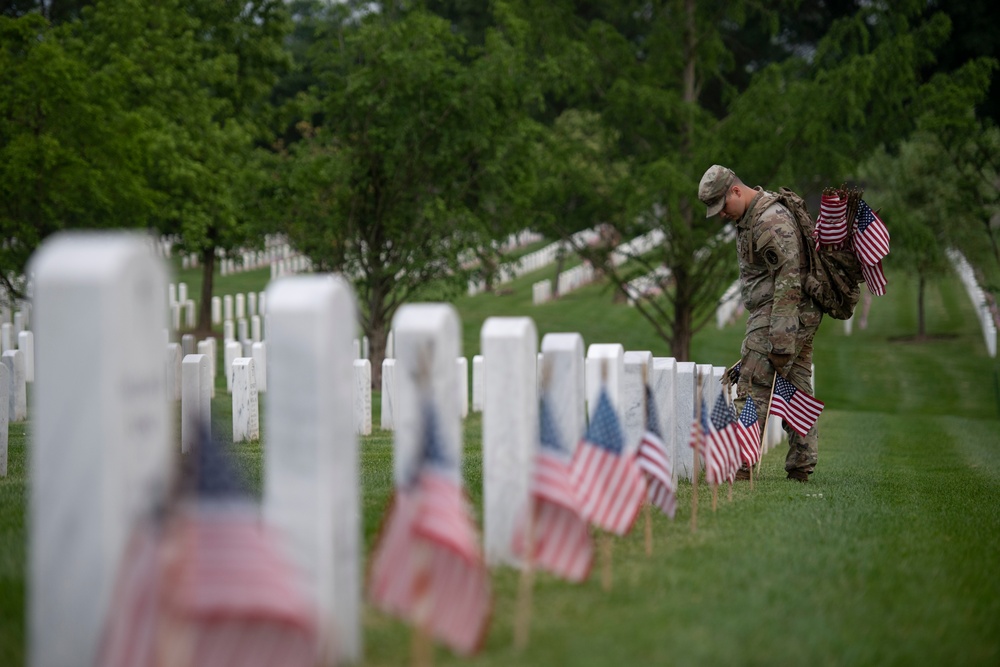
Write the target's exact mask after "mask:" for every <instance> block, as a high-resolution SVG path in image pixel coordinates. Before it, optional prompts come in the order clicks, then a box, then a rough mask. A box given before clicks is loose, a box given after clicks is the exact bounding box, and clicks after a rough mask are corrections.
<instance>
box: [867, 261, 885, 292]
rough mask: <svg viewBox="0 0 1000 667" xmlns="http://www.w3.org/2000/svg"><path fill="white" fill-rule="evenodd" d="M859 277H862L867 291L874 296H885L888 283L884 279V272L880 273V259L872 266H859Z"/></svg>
mask: <svg viewBox="0 0 1000 667" xmlns="http://www.w3.org/2000/svg"><path fill="white" fill-rule="evenodd" d="M861 275H862V276H864V279H865V284H866V285H868V290H869V291H870V292H871V293H872V294H874V295H875V296H884V295H885V286H886V285H887V284H888V281H886V279H885V272H884V271H882V260H881V259H880V260H879V261H878V262H876V263H875V264H874V265H872V266H868V265H867V264H864V263H862V264H861Z"/></svg>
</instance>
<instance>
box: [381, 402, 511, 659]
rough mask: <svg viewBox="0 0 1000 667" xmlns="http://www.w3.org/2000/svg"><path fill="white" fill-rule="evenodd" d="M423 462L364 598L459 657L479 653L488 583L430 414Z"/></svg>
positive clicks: (429, 410) (384, 536) (387, 530)
mask: <svg viewBox="0 0 1000 667" xmlns="http://www.w3.org/2000/svg"><path fill="white" fill-rule="evenodd" d="M422 445H423V447H422V460H421V461H420V462H419V463H418V466H417V470H416V473H415V475H414V476H413V479H412V480H410V481H409V482H408V483H407V484H404V485H403V486H401V487H400V488H398V489H397V490H396V494H395V497H394V498H393V501H392V506H391V508H390V510H389V515H388V518H387V520H386V524H385V526H383V529H382V533H381V535H380V536H379V539H378V542H377V543H376V546H375V549H374V555H373V557H372V565H371V573H370V575H371V576H370V579H369V596H370V598H371V600H372V602H373V603H374V605H375V606H376V607H378V608H379V609H382V610H383V611H385V612H387V613H390V614H393V615H395V616H399V617H400V618H403V619H404V620H406V621H408V622H410V623H412V624H414V625H415V626H417V627H418V628H420V629H421V630H422V631H424V632H426V633H427V634H428V635H429V636H431V637H433V638H435V639H438V640H440V641H441V642H443V643H445V644H446V645H447V646H449V647H450V648H451V649H452V650H454V651H455V652H456V653H458V654H461V655H470V654H472V653H475V652H476V651H477V650H478V649H479V648H480V646H481V645H482V640H483V637H484V636H485V633H486V628H487V625H488V623H489V618H490V613H491V611H492V609H491V607H492V603H491V594H490V585H489V575H488V573H487V571H486V566H485V564H484V562H483V557H482V551H481V550H480V547H479V536H478V534H477V532H476V528H475V525H474V524H473V522H472V519H471V514H472V513H471V506H470V504H469V502H468V499H467V498H466V496H465V494H464V493H463V491H462V488H461V485H460V482H459V480H460V479H461V478H460V475H459V473H458V470H457V462H454V461H449V460H448V459H447V458H446V457H445V455H444V452H443V449H442V445H441V435H440V433H439V432H438V428H437V419H436V414H435V412H434V409H433V406H431V405H428V406H426V407H425V409H424V438H423V443H422Z"/></svg>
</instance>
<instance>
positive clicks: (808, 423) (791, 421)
mask: <svg viewBox="0 0 1000 667" xmlns="http://www.w3.org/2000/svg"><path fill="white" fill-rule="evenodd" d="M768 412H769V413H770V414H772V415H775V416H777V417H781V418H782V419H784V420H785V423H787V424H788V426H789V427H791V429H792V430H793V431H795V432H796V433H798V434H799V435H801V436H803V437H805V435H806V434H807V433H809V429H811V428H812V426H813V424H815V423H816V420H817V419H819V414H820V413H821V412H823V402H822V401H820V400H817V399H815V398H813V397H812V396H810V395H809V394H807V393H806V392H804V391H802V390H800V389H796V388H795V385H793V384H792V383H791V382H789V381H788V380H786V379H785V378H784V377H782V376H781V375H777V376H775V380H774V393H773V394H772V395H771V406H770V408H768Z"/></svg>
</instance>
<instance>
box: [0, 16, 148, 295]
mask: <svg viewBox="0 0 1000 667" xmlns="http://www.w3.org/2000/svg"><path fill="white" fill-rule="evenodd" d="M0 72H3V76H2V77H0V237H2V238H3V239H5V240H6V242H5V243H4V244H2V245H0V274H2V275H3V276H4V280H7V278H8V275H9V272H10V273H12V274H13V275H15V276H16V275H18V274H20V273H21V272H22V271H23V269H24V266H25V263H26V262H27V259H28V257H29V256H30V255H31V253H32V252H33V250H34V249H35V247H36V246H37V245H38V244H39V243H40V242H41V240H42V239H44V238H45V237H46V236H48V235H49V234H52V233H53V232H55V231H58V230H60V229H64V228H106V227H131V226H135V225H143V224H147V223H148V222H149V221H150V220H151V218H152V216H153V215H154V212H155V210H156V208H157V207H158V205H159V204H161V203H162V201H163V200H162V198H161V197H160V196H159V195H158V194H157V193H156V192H155V190H154V189H153V188H152V187H151V186H150V184H149V183H148V182H147V181H146V180H145V179H144V178H143V168H144V164H145V160H146V156H145V155H144V151H143V145H142V144H141V143H139V142H136V141H135V135H137V134H138V135H141V134H142V133H143V132H144V124H145V118H144V116H143V114H142V113H141V112H137V111H136V110H133V109H130V108H129V107H128V105H126V104H123V100H122V93H123V87H124V86H125V85H126V83H127V82H126V81H125V79H124V77H123V76H122V75H120V74H119V73H117V72H114V71H108V70H98V71H93V70H92V69H91V63H89V62H88V60H87V58H86V54H85V53H84V50H83V48H82V45H81V43H80V42H79V40H77V39H75V38H74V37H73V34H72V31H71V30H70V26H67V25H64V26H63V27H60V28H52V27H50V26H49V25H48V24H47V23H46V22H45V21H44V20H43V19H42V18H41V17H40V16H39V15H37V14H29V15H26V16H24V17H23V18H19V19H9V18H3V17H0ZM10 287H13V288H15V293H16V291H19V289H20V287H21V286H20V285H11V286H10Z"/></svg>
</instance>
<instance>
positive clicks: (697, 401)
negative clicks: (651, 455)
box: [691, 371, 701, 533]
mask: <svg viewBox="0 0 1000 667" xmlns="http://www.w3.org/2000/svg"><path fill="white" fill-rule="evenodd" d="M700 409H701V372H700V371H696V372H695V381H694V418H695V420H697V421H698V422H699V424H700V423H701V415H700V414H699V411H700ZM699 458H700V457H699V456H698V448H697V447H695V448H694V474H693V475H692V477H691V532H692V533H696V532H698V471H699V470H700V469H701V461H699V460H698V459H699Z"/></svg>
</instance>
